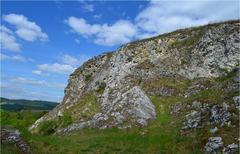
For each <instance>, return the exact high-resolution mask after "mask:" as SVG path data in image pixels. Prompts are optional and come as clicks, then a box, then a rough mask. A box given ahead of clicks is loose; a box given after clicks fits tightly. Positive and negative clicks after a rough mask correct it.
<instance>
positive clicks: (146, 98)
mask: <svg viewBox="0 0 240 154" xmlns="http://www.w3.org/2000/svg"><path fill="white" fill-rule="evenodd" d="M239 26H240V22H239V21H228V22H224V23H216V24H210V25H206V26H201V27H194V28H189V29H183V30H178V31H174V32H172V33H168V34H163V35H159V36H157V37H154V38H150V39H145V40H140V41H136V42H131V43H128V44H126V45H124V46H122V47H120V48H119V49H118V50H117V51H115V52H111V53H104V54H102V55H99V56H97V57H94V58H92V59H90V60H89V61H87V62H86V63H84V64H83V65H82V66H81V67H79V68H78V69H76V70H75V71H74V72H73V73H72V74H71V75H70V78H69V82H68V85H67V87H66V88H65V96H64V99H63V101H62V103H61V104H60V105H58V106H57V107H56V108H54V109H53V110H52V111H51V112H49V113H48V114H46V115H45V116H43V117H42V118H40V119H39V120H37V121H36V122H35V124H34V125H32V127H31V128H30V130H31V131H32V132H42V131H43V128H47V129H48V131H49V132H51V133H54V132H55V133H62V132H64V133H69V132H71V131H74V130H79V129H82V128H86V127H91V128H100V129H105V128H110V127H118V128H121V129H124V128H128V127H133V126H140V127H143V126H147V125H148V124H149V123H151V122H154V121H155V120H156V118H157V117H158V116H159V115H158V113H159V112H160V111H159V110H161V106H160V107H159V104H156V103H155V104H154V102H153V101H152V98H154V97H155V96H156V97H158V96H159V97H161V98H162V99H163V100H162V101H164V98H171V97H175V98H179V101H176V102H175V103H172V104H170V105H169V106H168V107H169V108H170V109H171V114H172V116H173V117H175V118H179V117H182V118H180V119H177V120H178V121H181V122H182V125H183V126H182V129H181V130H180V131H181V132H182V133H183V134H184V132H186V131H188V130H192V129H205V128H207V129H211V131H212V132H215V131H217V130H218V129H219V128H220V127H225V126H227V127H230V128H231V127H233V128H231V129H232V130H233V129H235V132H236V131H237V130H238V125H237V124H238V120H239V119H238V118H236V117H238V116H239V97H238V95H239V76H238V72H239V69H238V68H239V53H240V46H239V42H240V38H239V31H240V29H239ZM230 131H231V130H230ZM233 136H235V137H236V138H237V136H238V135H237V134H235V135H233ZM233 138H234V137H233ZM232 142H237V141H236V139H232ZM223 147H224V145H223V144H222V138H221V137H219V138H209V142H207V143H206V146H205V149H206V151H207V152H211V151H214V150H216V149H219V148H221V149H223ZM229 147H230V148H229ZM229 147H227V145H226V147H225V149H226V148H227V149H228V150H229V149H230V151H231V147H232V146H231V145H230V144H229ZM233 147H235V149H236V146H235V144H234V145H233ZM235 149H234V148H233V150H232V151H234V150H235Z"/></svg>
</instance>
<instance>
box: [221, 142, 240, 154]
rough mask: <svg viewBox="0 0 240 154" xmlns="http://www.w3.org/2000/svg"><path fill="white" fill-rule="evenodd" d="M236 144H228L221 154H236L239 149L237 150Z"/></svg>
mask: <svg viewBox="0 0 240 154" xmlns="http://www.w3.org/2000/svg"><path fill="white" fill-rule="evenodd" d="M238 147H239V146H238V144H236V143H232V144H229V145H228V146H226V147H225V148H224V149H223V153H224V154H234V153H238V152H239V148H238Z"/></svg>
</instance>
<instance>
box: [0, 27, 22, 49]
mask: <svg viewBox="0 0 240 154" xmlns="http://www.w3.org/2000/svg"><path fill="white" fill-rule="evenodd" d="M0 29H1V32H0V44H1V48H2V49H5V50H9V51H14V52H18V51H20V44H19V43H17V42H16V38H15V37H14V35H13V32H12V31H11V30H10V29H8V28H6V27H5V26H3V25H1V27H0Z"/></svg>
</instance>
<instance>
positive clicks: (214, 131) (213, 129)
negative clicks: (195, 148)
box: [210, 127, 218, 133]
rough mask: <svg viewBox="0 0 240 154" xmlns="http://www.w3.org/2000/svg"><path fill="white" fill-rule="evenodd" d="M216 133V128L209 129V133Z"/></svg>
mask: <svg viewBox="0 0 240 154" xmlns="http://www.w3.org/2000/svg"><path fill="white" fill-rule="evenodd" d="M217 131H218V128H217V127H214V128H211V129H210V132H211V133H216V132H217Z"/></svg>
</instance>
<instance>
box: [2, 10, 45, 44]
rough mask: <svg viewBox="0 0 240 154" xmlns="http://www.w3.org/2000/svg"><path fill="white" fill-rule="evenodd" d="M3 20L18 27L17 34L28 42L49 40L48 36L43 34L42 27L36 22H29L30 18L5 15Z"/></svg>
mask: <svg viewBox="0 0 240 154" xmlns="http://www.w3.org/2000/svg"><path fill="white" fill-rule="evenodd" d="M3 20H4V21H6V22H8V23H9V24H12V25H14V26H15V27H16V34H17V35H18V36H19V37H20V38H22V39H24V40H26V41H30V42H34V41H36V40H40V41H46V40H47V39H48V35H47V34H46V33H44V32H42V29H41V27H40V26H38V25H37V24H36V23H35V22H32V21H29V20H28V18H27V17H25V16H23V15H19V14H8V15H3Z"/></svg>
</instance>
